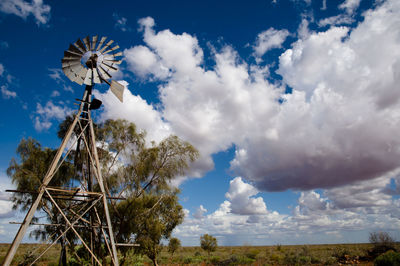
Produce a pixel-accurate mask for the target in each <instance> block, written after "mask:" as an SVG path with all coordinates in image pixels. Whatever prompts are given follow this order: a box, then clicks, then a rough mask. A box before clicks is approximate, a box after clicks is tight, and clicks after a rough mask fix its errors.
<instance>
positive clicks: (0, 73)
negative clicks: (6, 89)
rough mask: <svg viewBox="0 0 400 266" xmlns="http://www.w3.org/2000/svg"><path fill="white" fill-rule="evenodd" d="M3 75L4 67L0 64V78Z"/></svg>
mask: <svg viewBox="0 0 400 266" xmlns="http://www.w3.org/2000/svg"><path fill="white" fill-rule="evenodd" d="M3 73H4V65H3V64H1V63H0V77H1V76H3Z"/></svg>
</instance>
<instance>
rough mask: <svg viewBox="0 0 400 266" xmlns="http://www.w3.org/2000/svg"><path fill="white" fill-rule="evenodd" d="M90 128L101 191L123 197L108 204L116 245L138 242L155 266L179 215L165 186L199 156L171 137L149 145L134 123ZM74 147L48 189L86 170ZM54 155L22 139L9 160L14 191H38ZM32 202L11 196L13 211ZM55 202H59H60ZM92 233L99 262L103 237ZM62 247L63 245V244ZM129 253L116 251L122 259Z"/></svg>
mask: <svg viewBox="0 0 400 266" xmlns="http://www.w3.org/2000/svg"><path fill="white" fill-rule="evenodd" d="M72 121H73V119H72V117H67V119H66V120H65V121H64V122H63V123H61V125H60V129H59V131H58V136H59V137H60V138H62V137H64V136H65V133H66V132H67V129H68V128H69V125H70V124H71V123H72ZM94 128H95V131H96V134H97V141H98V144H97V146H98V154H99V159H100V163H101V171H102V176H103V179H104V180H105V182H104V184H105V189H106V192H107V193H108V195H109V196H117V197H124V198H126V200H122V201H112V202H111V204H110V205H111V206H110V209H109V210H110V213H111V219H112V226H113V229H114V233H115V235H116V241H117V242H122V243H129V242H136V243H139V244H140V247H139V248H137V249H136V250H137V252H140V253H143V254H146V255H147V256H148V257H149V258H150V259H151V260H152V261H153V263H154V264H156V261H157V259H156V258H157V254H158V253H159V251H160V250H161V245H160V243H161V240H162V239H168V238H169V237H170V235H171V233H172V230H173V229H174V228H175V227H176V226H177V225H178V224H180V223H181V222H182V221H183V217H184V214H183V211H182V206H180V204H179V203H178V193H179V190H178V189H175V188H172V187H171V186H170V182H171V180H173V179H174V178H176V177H177V176H181V175H184V174H185V172H186V171H187V169H188V168H189V165H190V163H191V162H193V161H194V160H195V159H196V158H197V157H198V151H197V150H196V149H195V148H194V147H193V146H192V145H190V144H189V143H188V142H184V141H182V140H180V139H179V138H178V137H176V136H169V137H167V138H166V139H164V140H162V141H161V142H159V143H155V142H152V143H150V144H148V143H146V139H145V137H146V134H145V133H144V132H138V131H137V129H136V126H135V125H134V124H133V123H129V122H127V121H125V120H108V121H106V122H104V123H103V124H100V125H95V127H94ZM78 132H79V131H78V128H75V129H74V134H75V136H77V135H78ZM78 143H80V145H78V147H80V148H79V149H77V150H80V153H76V154H75V152H74V151H71V153H70V154H69V156H68V157H67V158H65V159H66V160H65V162H64V163H63V164H62V165H61V168H60V169H59V170H58V171H57V173H56V175H55V176H54V177H53V179H52V181H51V183H50V185H51V186H58V187H61V186H62V187H65V186H67V185H69V184H71V183H74V182H75V184H76V183H77V182H79V181H80V180H81V177H82V176H83V173H84V172H85V168H84V164H83V162H85V161H87V160H88V155H87V153H86V154H85V152H84V145H85V143H84V141H80V142H79V141H78ZM55 153H56V150H53V149H49V148H45V149H42V147H41V145H40V144H39V143H38V142H37V141H35V140H33V139H28V140H25V139H23V140H21V143H20V145H19V146H18V149H17V154H18V155H19V157H20V159H19V160H16V159H13V160H12V161H11V163H10V167H9V168H8V169H7V174H8V175H9V176H10V177H11V178H12V180H13V182H14V183H15V184H16V185H17V189H20V190H32V191H37V190H38V188H39V186H40V185H41V182H42V179H43V177H44V175H45V173H46V171H47V169H48V168H49V165H50V163H51V161H52V159H53V157H54V156H55ZM78 184H79V183H78ZM93 190H94V191H100V188H99V186H98V184H94V185H93ZM32 195H33V196H32ZM34 200H35V194H24V193H15V194H14V196H13V202H14V207H15V208H17V207H18V208H21V209H22V210H27V209H28V208H29V207H30V206H31V204H32V202H33V201H34ZM59 204H60V205H62V204H63V203H62V202H61V201H60V202H59ZM40 207H41V208H42V209H43V210H44V211H46V213H47V214H48V218H49V220H51V222H52V223H63V219H62V218H61V217H60V216H59V215H58V212H57V211H56V210H55V209H54V207H52V205H51V206H43V205H41V206H40ZM62 207H63V206H62ZM98 212H99V215H100V216H102V215H104V213H103V212H104V210H101V209H98ZM88 215H90V214H89V213H88ZM87 219H89V217H87ZM50 230H53V231H55V233H57V232H58V231H60V228H57V227H46V228H44V229H41V230H38V231H36V234H37V237H42V238H45V237H47V236H48V235H51V234H52V233H53V232H51V231H50ZM70 231H72V230H70ZM71 233H72V232H71ZM80 234H81V236H82V237H83V238H84V239H89V237H90V231H88V230H81V231H80ZM97 235H98V237H96V238H95V239H94V241H95V253H96V254H97V255H98V256H99V258H100V259H103V256H104V245H102V244H101V241H102V236H101V234H97ZM61 239H63V238H61ZM67 239H68V240H70V241H69V242H70V244H71V245H72V246H71V248H72V250H74V248H73V245H74V243H75V241H74V239H73V238H72V237H71V236H70V235H67ZM87 242H88V241H87ZM61 244H62V245H63V246H64V242H63V241H62V243H61ZM70 250H71V249H70ZM128 250H129V249H128V248H121V252H122V255H123V256H122V257H123V258H125V257H126V256H124V255H125V253H126V252H127V251H128ZM123 263H124V260H123V261H122V263H121V264H123ZM125 263H127V262H125Z"/></svg>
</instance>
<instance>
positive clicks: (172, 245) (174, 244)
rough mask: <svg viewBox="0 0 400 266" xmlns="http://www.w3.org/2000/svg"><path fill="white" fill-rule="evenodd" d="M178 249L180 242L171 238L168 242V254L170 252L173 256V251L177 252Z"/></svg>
mask: <svg viewBox="0 0 400 266" xmlns="http://www.w3.org/2000/svg"><path fill="white" fill-rule="evenodd" d="M180 247H181V241H180V240H179V239H178V238H176V237H172V238H171V239H170V240H169V243H168V252H170V253H171V254H172V256H174V253H175V251H177V250H178V249H179V248H180Z"/></svg>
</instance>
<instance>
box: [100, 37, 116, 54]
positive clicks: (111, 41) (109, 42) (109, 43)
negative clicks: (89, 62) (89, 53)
mask: <svg viewBox="0 0 400 266" xmlns="http://www.w3.org/2000/svg"><path fill="white" fill-rule="evenodd" d="M113 42H114V41H113V40H110V41H108V43H107V44H106V45H104V47H103V48H101V49H100V50H99V52H100V53H103V51H104V50H105V49H107V48H108V47H109V46H110V45H111V44H112V43H113Z"/></svg>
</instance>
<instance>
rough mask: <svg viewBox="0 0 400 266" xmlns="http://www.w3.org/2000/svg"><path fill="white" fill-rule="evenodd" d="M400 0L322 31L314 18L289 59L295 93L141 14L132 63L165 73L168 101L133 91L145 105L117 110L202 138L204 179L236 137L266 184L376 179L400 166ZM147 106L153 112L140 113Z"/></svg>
mask: <svg viewBox="0 0 400 266" xmlns="http://www.w3.org/2000/svg"><path fill="white" fill-rule="evenodd" d="M399 5H400V4H399V2H396V1H387V2H385V3H383V4H382V5H380V6H377V7H376V8H375V10H370V11H368V12H366V13H364V16H365V19H364V21H363V22H360V23H359V25H358V26H357V27H356V28H354V29H352V30H350V29H349V28H347V27H331V28H330V29H329V30H326V31H323V32H312V31H309V30H308V28H307V23H306V20H303V22H302V27H301V29H299V36H300V37H301V39H299V40H298V41H296V42H295V43H293V45H292V48H291V49H287V50H286V51H285V52H284V53H283V54H282V55H281V56H280V60H279V70H278V73H279V74H280V75H281V76H282V78H283V82H284V83H285V84H287V85H289V86H290V87H291V88H292V89H293V93H291V94H283V91H284V88H282V87H279V86H278V85H276V84H271V83H269V82H268V81H267V78H268V75H269V74H268V71H266V70H265V68H264V67H262V66H257V65H248V64H247V63H246V62H244V61H243V60H242V59H241V58H240V57H239V56H238V54H237V52H236V51H235V50H233V48H232V47H230V46H225V47H223V48H222V49H221V50H216V49H214V48H212V52H213V54H212V55H213V59H214V61H215V65H214V66H213V67H211V68H207V69H205V68H204V67H203V60H204V58H203V50H202V48H201V47H200V46H199V44H198V41H197V39H196V37H194V36H191V35H189V34H187V33H183V34H174V33H172V32H171V31H169V30H162V31H159V32H156V31H155V30H154V29H153V26H154V25H155V23H154V20H153V19H152V18H149V17H148V18H144V19H141V20H140V21H139V23H140V29H141V30H142V32H143V36H144V45H143V46H136V47H132V48H130V49H128V50H126V55H127V56H126V61H127V63H128V67H129V69H130V70H131V71H133V72H134V73H135V74H139V75H141V76H148V75H150V76H153V77H155V76H156V75H158V76H157V79H158V81H159V82H160V83H158V84H159V86H158V90H159V97H160V104H159V105H158V107H157V108H155V107H153V106H151V105H148V104H147V103H145V102H144V101H143V100H142V99H141V98H140V97H139V96H133V95H132V96H131V95H130V92H129V91H127V92H128V96H127V99H132V103H135V104H134V105H135V106H136V107H132V106H133V104H130V105H129V106H128V105H126V106H124V107H123V109H122V106H121V105H120V104H113V103H112V102H110V104H108V105H107V104H106V105H105V107H106V108H105V110H106V114H107V115H106V116H107V117H109V118H111V117H124V118H127V119H130V121H133V122H135V123H137V124H138V126H139V128H145V129H146V130H147V131H148V132H149V133H150V134H154V136H156V138H157V137H158V138H160V137H161V136H165V135H166V133H167V134H170V133H171V134H176V135H178V136H179V137H181V138H183V139H184V140H187V141H189V142H191V143H192V144H193V145H194V146H195V147H197V148H198V149H199V151H200V154H201V158H200V160H199V161H198V162H197V165H196V167H197V168H195V171H197V175H198V176H201V175H202V174H204V172H205V171H208V170H210V169H212V167H213V162H212V157H211V155H212V154H214V153H217V152H220V151H224V150H226V149H228V148H230V147H232V145H235V148H236V153H235V158H234V160H233V161H232V162H231V169H232V170H234V171H235V172H236V174H238V175H240V176H243V177H245V178H246V179H248V180H251V181H252V182H253V185H254V186H256V187H257V188H258V189H259V190H286V189H289V188H292V189H299V190H309V189H314V188H331V187H337V186H342V185H346V184H350V183H353V182H358V181H363V180H370V179H374V178H377V177H379V176H382V175H384V174H385V173H388V172H390V171H392V170H394V169H396V168H398V167H399V166H400V165H399V162H400V149H398V147H399V146H400V141H399V140H398V139H397V138H396V136H397V132H398V125H399V124H400V121H399V119H400V104H399V98H400V92H399V90H398V89H397V84H399V81H400V59H399V58H400V49H399V48H400V40H399V39H398V36H399V34H400V28H399V27H397V25H398V24H399V20H400V16H399V14H400V7H399ZM300 32H301V34H300ZM132 51H134V52H133V53H129V52H132ZM132 54H133V55H134V56H132ZM139 55H141V56H143V58H145V59H144V60H143V64H141V63H140V60H139V59H138V58H140V57H139ZM160 66H162V67H163V68H165V69H167V70H168V71H166V72H165V73H168V75H166V74H165V73H163V74H160V73H162V72H161V71H160V70H159V69H160ZM157 69H158V70H157ZM279 99H282V100H283V103H280V101H279ZM128 101H129V100H128ZM111 103H112V104H111ZM139 106H140V107H139ZM143 110H148V111H146V113H147V115H146V114H142V115H138V114H141V113H142V111H143ZM147 116H150V117H151V118H150V119H147ZM142 117H143V118H146V119H147V120H149V121H154V123H152V124H151V125H149V124H147V123H146V122H145V121H142ZM153 130H154V131H157V132H153V133H152V131H153Z"/></svg>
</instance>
